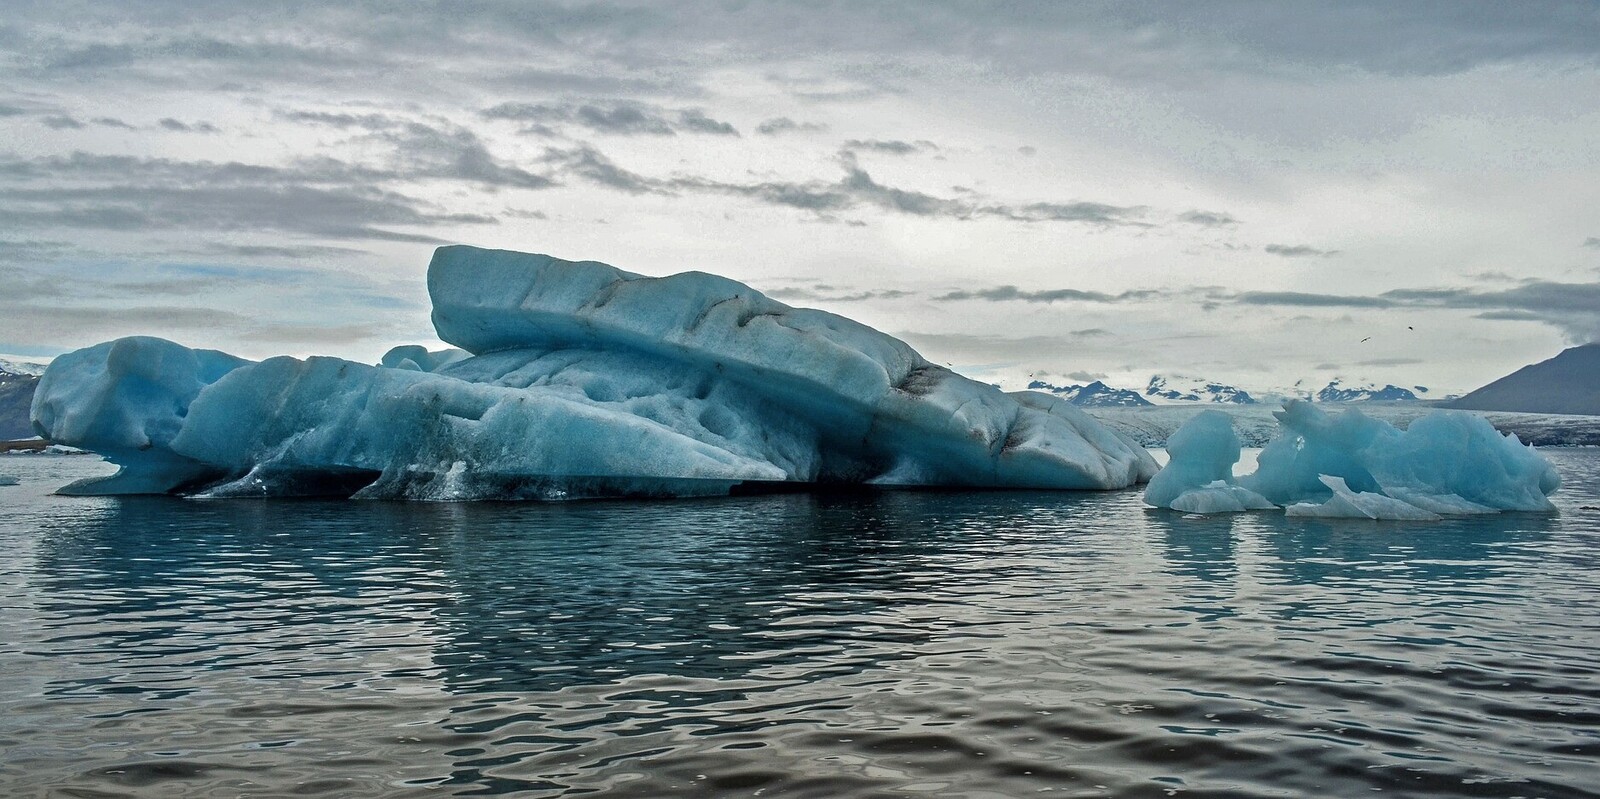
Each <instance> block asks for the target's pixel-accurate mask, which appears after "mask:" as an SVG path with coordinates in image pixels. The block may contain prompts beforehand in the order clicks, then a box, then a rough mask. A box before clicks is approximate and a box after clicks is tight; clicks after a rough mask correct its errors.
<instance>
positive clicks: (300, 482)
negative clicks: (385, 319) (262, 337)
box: [32, 246, 1157, 500]
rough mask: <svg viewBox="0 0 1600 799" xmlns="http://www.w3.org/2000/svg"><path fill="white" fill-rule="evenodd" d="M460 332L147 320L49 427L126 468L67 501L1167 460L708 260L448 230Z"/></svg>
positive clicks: (63, 403)
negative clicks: (378, 341)
mask: <svg viewBox="0 0 1600 799" xmlns="http://www.w3.org/2000/svg"><path fill="white" fill-rule="evenodd" d="M428 293H429V297H430V299H431V300H432V303H433V322H434V327H435V329H436V330H437V332H438V335H439V338H440V339H441V340H443V341H445V342H448V343H450V344H451V345H453V346H454V347H455V349H450V350H443V351H434V352H430V351H428V350H427V349H425V348H423V347H420V346H405V347H398V348H396V349H394V350H391V351H390V352H389V354H388V355H386V356H384V358H383V359H382V362H381V364H379V365H369V364H361V363H354V362H351V361H346V360H342V359H338V358H323V357H313V358H308V359H306V360H300V359H296V358H291V357H278V358H269V359H267V360H265V361H261V362H259V363H257V362H252V361H248V360H245V359H242V358H237V357H235V356H232V355H229V354H227V353H223V352H217V351H215V350H202V349H190V348H187V347H183V346H180V345H178V344H175V343H173V342H170V341H165V340H162V339H156V338H146V337H132V338H124V339H118V340H116V341H110V342H105V343H103V344H98V345H95V346H92V347H89V348H86V349H82V350H78V351H76V352H72V353H69V354H67V355H63V356H61V357H59V358H57V359H56V360H55V362H54V363H52V364H51V365H50V367H49V368H48V369H47V370H46V371H45V374H44V376H43V377H42V378H41V379H40V382H39V386H38V389H37V392H36V394H35V397H34V403H33V408H32V416H33V422H34V426H35V428H36V429H37V430H38V431H39V432H40V433H41V434H42V435H45V436H46V437H48V438H49V439H50V440H52V441H56V442H61V443H64V444H69V445H71V446H75V447H82V448H84V449H89V450H93V451H94V452H97V453H100V454H101V455H103V456H105V458H106V459H107V460H109V461H111V462H113V463H116V464H118V465H119V466H121V469H120V470H119V471H118V472H117V473H116V474H115V475H112V476H110V477H105V478H96V479H92V480H86V481H80V482H78V483H74V484H72V485H70V486H67V487H65V488H63V489H62V490H61V491H62V493H68V494H151V493H153V494H165V493H173V494H185V495H203V496H213V497H233V496H293V495H313V494H316V495H346V496H356V497H371V498H388V499H416V500H479V499H563V498H577V497H593V496H686V495H716V494H728V493H730V492H735V491H739V490H761V488H762V487H763V486H768V487H770V486H773V485H775V484H785V483H811V484H869V485H878V486H970V487H1008V488H1044V489H1113V488H1124V487H1127V486H1130V485H1134V484H1136V483H1141V482H1144V481H1146V480H1148V479H1150V477H1151V476H1153V475H1154V474H1155V473H1156V471H1157V465H1156V462H1155V460H1154V459H1153V458H1152V457H1151V456H1150V454H1149V453H1148V452H1147V451H1145V450H1144V449H1143V448H1142V447H1139V446H1138V445H1137V444H1136V443H1134V442H1133V441H1132V440H1131V439H1129V438H1127V437H1126V436H1123V435H1121V434H1119V433H1116V432H1113V431H1112V430H1111V429H1109V428H1107V427H1105V426H1103V425H1101V424H1100V423H1099V422H1097V421H1095V420H1094V419H1092V418H1091V417H1089V416H1088V415H1087V414H1085V413H1084V412H1083V411H1082V410H1080V409H1078V408H1076V407H1074V406H1072V405H1070V404H1068V403H1066V402H1064V401H1062V400H1059V399H1057V398H1055V397H1051V396H1049V395H1045V394H1039V393H1035V392H1027V391H1023V392H1015V393H1010V394H1007V393H1004V392H1002V391H1000V390H999V389H997V388H995V387H993V386H990V385H987V384H984V383H979V382H976V381H973V380H970V379H967V378H965V377H962V376H961V375H958V374H956V373H954V372H952V371H950V370H949V369H946V368H944V367H942V366H938V365H935V364H933V363H930V362H928V361H927V360H926V359H924V358H923V357H922V356H921V355H919V354H918V353H917V352H916V351H915V350H913V349H912V348H911V347H910V346H908V345H907V344H905V343H904V342H902V341H899V340H898V339H895V338H893V337H891V336H888V335H885V334H884V333H881V332H879V331H877V330H874V329H872V328H870V327H867V326H866V325H862V324H860V323H858V322H854V321H852V320H850V319H846V318H844V317H841V316H837V315H834V314H830V313H826V312H823V311H817V310H810V309H804V308H793V307H790V306H788V305H785V304H783V303H781V302H778V301H776V300H773V299H770V298H768V297H766V296H765V295H763V294H762V293H761V292H759V291H756V290H754V289H752V288H750V287H749V286H745V285H743V284H741V283H737V282H735V281H732V280H728V279H726V278H721V277H717V276H715V275H709V274H704V273H700V272H686V273H682V274H677V275H672V276H669V277H663V278H650V277H645V276H642V275H637V274H632V273H629V272H625V271H623V270H620V269H617V268H615V267H612V266H608V265H606V264H602V263H596V262H593V261H581V262H574V261H564V260H561V259H559V258H553V257H551V256H548V255H531V254H526V253H518V252H508V251H500V250H483V249H478V248H475V247H463V246H451V247H441V248H440V249H439V250H438V251H437V252H436V253H435V254H434V257H433V261H432V263H431V264H430V265H429V267H428Z"/></svg>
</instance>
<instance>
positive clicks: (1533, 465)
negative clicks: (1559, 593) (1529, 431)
mask: <svg viewBox="0 0 1600 799" xmlns="http://www.w3.org/2000/svg"><path fill="white" fill-rule="evenodd" d="M1273 415H1274V416H1275V417H1277V419H1278V423H1279V432H1278V435H1277V436H1276V437H1275V438H1274V439H1273V440H1272V441H1271V442H1269V443H1268V444H1267V446H1266V448H1265V449H1263V450H1262V451H1261V457H1260V460H1259V465H1258V467H1257V469H1256V471H1255V473H1254V474H1250V475H1247V476H1244V477H1241V478H1237V479H1235V478H1234V476H1233V466H1234V464H1236V463H1237V462H1238V460H1239V440H1238V437H1237V435H1235V434H1234V431H1233V425H1232V421H1231V419H1230V418H1229V417H1228V416H1227V415H1226V414H1223V413H1221V412H1220V411H1206V412H1205V413H1202V414H1199V415H1198V416H1196V417H1194V418H1193V419H1190V420H1189V421H1188V422H1186V423H1185V424H1184V425H1183V427H1181V428H1179V430H1178V431H1177V432H1176V433H1174V434H1173V436H1172V439H1171V442H1170V444H1169V451H1170V454H1171V456H1172V457H1171V461H1170V462H1169V463H1168V464H1167V467H1166V468H1165V469H1163V470H1162V471H1161V473H1159V474H1157V475H1156V476H1155V478H1153V479H1152V480H1151V481H1150V484H1149V486H1148V487H1147V488H1146V490H1145V496H1144V499H1145V502H1146V503H1147V504H1149V505H1153V506H1155V507H1158V508H1171V509H1173V510H1179V511H1184V512H1186V513H1227V512H1238V511H1243V510H1257V509H1268V508H1273V507H1278V506H1283V507H1284V508H1285V513H1286V514H1287V515H1289V516H1301V517H1318V518H1352V519H1384V520H1390V519H1392V520H1414V521H1433V520H1438V519H1439V518H1441V517H1443V516H1452V515H1470V514H1480V513H1498V512H1501V511H1536V512H1550V511H1554V510H1555V506H1554V505H1552V504H1551V502H1550V500H1549V495H1550V494H1552V493H1555V491H1556V490H1557V489H1558V488H1560V487H1561V478H1560V476H1559V475H1558V474H1557V473H1556V470H1555V467H1554V466H1553V465H1551V463H1550V462H1549V461H1548V460H1546V459H1545V458H1544V456H1543V455H1540V454H1539V453H1538V451H1536V450H1535V449H1534V448H1533V447H1531V446H1525V445H1523V444H1522V442H1521V441H1519V440H1517V437H1516V436H1514V435H1502V434H1501V433H1500V432H1499V431H1497V430H1495V429H1494V427H1493V426H1492V425H1490V424H1489V422H1488V421H1487V420H1485V419H1483V418H1481V417H1478V416H1474V415H1472V414H1469V413H1465V412H1462V411H1444V410H1440V411H1434V412H1432V413H1430V414H1428V415H1426V416H1423V417H1421V418H1419V419H1417V420H1416V421H1414V422H1412V423H1411V425H1410V427H1408V428H1407V429H1406V430H1404V431H1401V430H1399V429H1396V428H1395V427H1394V426H1393V425H1390V424H1389V423H1387V422H1384V421H1381V420H1378V419H1372V418H1370V417H1368V416H1366V415H1365V414H1363V413H1361V411H1359V410H1356V409H1354V408H1352V409H1349V410H1346V411H1345V412H1344V413H1343V414H1341V415H1339V416H1332V415H1329V414H1327V413H1324V412H1323V411H1322V410H1321V409H1319V408H1316V407H1315V406H1313V405H1312V404H1311V403H1309V402H1305V401H1303V400H1292V401H1290V402H1289V403H1287V404H1285V405H1284V407H1283V410H1281V411H1277V412H1275V413H1274V414H1273Z"/></svg>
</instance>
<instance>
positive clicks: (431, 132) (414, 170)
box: [371, 122, 555, 189]
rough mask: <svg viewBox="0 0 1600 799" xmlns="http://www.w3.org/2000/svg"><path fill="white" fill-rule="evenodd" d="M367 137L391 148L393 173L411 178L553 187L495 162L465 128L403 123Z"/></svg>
mask: <svg viewBox="0 0 1600 799" xmlns="http://www.w3.org/2000/svg"><path fill="white" fill-rule="evenodd" d="M371 136H372V137H373V138H375V139H378V140H382V141H386V142H388V143H389V144H391V145H392V146H393V147H394V150H395V152H394V156H393V158H394V161H393V169H394V170H395V171H396V172H398V173H402V174H406V175H407V176H408V177H411V178H418V177H426V178H435V179H444V180H461V181H469V182H473V183H479V184H483V185H487V186H498V187H506V188H520V189H543V188H548V187H550V186H553V185H555V181H553V180H552V179H551V178H550V177H549V176H547V175H540V174H536V173H533V172H529V171H528V170H526V169H523V168H521V167H518V166H516V165H514V164H511V163H509V162H507V161H504V160H501V159H499V158H496V157H495V156H494V155H492V154H491V153H490V152H489V148H488V146H487V145H486V144H484V142H483V140H482V139H480V138H479V137H478V135H477V134H476V133H473V132H472V131H471V130H468V129H467V128H463V127H457V126H443V125H441V126H433V125H427V124H424V123H421V122H407V123H405V124H403V125H400V126H399V127H398V128H397V129H396V130H393V131H381V132H374V133H372V134H371Z"/></svg>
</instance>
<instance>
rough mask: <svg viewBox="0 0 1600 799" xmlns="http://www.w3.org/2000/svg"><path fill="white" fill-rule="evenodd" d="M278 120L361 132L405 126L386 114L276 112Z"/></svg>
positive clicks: (400, 121)
mask: <svg viewBox="0 0 1600 799" xmlns="http://www.w3.org/2000/svg"><path fill="white" fill-rule="evenodd" d="M277 115H278V117H279V118H280V119H286V120H289V121H291V122H305V123H308V124H313V125H326V126H328V127H333V128H339V129H341V130H345V129H350V128H359V129H362V130H391V129H393V128H397V127H400V126H401V125H403V124H405V120H403V119H400V118H399V117H394V116H390V115H388V114H377V113H365V114H351V113H346V112H343V111H310V110H300V111H282V110H280V111H278V112H277Z"/></svg>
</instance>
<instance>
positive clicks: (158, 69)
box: [0, 0, 1600, 395]
mask: <svg viewBox="0 0 1600 799" xmlns="http://www.w3.org/2000/svg"><path fill="white" fill-rule="evenodd" d="M395 5H396V4H390V3H377V2H373V3H359V2H344V3H334V4H326V3H321V2H306V3H299V2H294V0H287V1H285V2H272V3H261V2H248V3H246V2H236V3H229V2H215V3H205V4H195V3H190V2H166V1H164V0H141V2H137V3H131V2H114V3H79V2H70V0H69V1H63V0H50V1H49V2H37V3H35V2H26V0H0V352H4V353H15V354H21V355H29V356H49V355H53V354H56V353H59V352H62V351H65V350H69V349H73V348H76V347H81V346H85V345H88V344H91V343H94V342H97V341H101V340H105V339H108V338H112V337H116V336H121V335H128V334H135V333H142V334H152V335H159V336H165V337H168V338H172V339H174V340H177V341H180V342H182V343H185V344H189V345H192V346H209V347H217V348H220V349H225V350H229V351H232V352H235V353H238V354H241V355H245V356H249V357H264V356H268V355H273V354H278V353H290V354H297V355H304V354H313V353H322V354H333V355H341V356H346V357H352V358H358V359H362V360H369V361H370V360H375V359H376V358H377V356H378V355H379V354H381V353H382V352H383V351H384V350H386V349H388V348H389V347H390V346H392V345H395V344H400V343H408V342H420V343H431V342H433V341H434V340H433V338H432V328H431V326H430V324H429V322H428V307H427V298H426V292H425V287H424V285H423V275H424V273H425V269H426V265H427V261H428V258H429V256H430V254H431V252H432V249H433V248H434V247H435V246H437V245H439V244H441V243H454V242H461V243H469V244H476V245H481V246H488V247H504V248H509V249H517V250H526V251H533V252H546V253H550V254H552V255H556V256H560V257H564V258H570V259H594V260H601V261H606V262H608V263H612V264H615V265H617V266H619V267H622V268H624V269H629V270H632V271H636V272H642V273H645V274H650V275H664V274H669V273H672V272H678V271H683V270H688V269H698V270H703V271H708V272H715V273H718V274H722V275H726V276H729V277H732V278H735V279H737V280H741V281H744V282H747V283H749V284H751V285H753V286H755V287H757V288H759V289H762V290H763V291H766V292H767V293H768V294H770V295H772V296H773V297H776V298H778V299H781V300H784V301H786V302H789V303H790V304H794V305H804V306H813V307H819V308H825V309H828V310H831V311H836V312H838V313H842V314H845V315H847V316H851V317H854V318H856V319H859V320H861V321H863V322H866V323H868V324H871V325H873V326H875V327H877V328H879V329H882V330H885V331H888V332H890V333H893V334H895V335H898V336H900V337H902V338H905V339H906V340H908V341H910V342H911V343H912V344H913V345H915V346H916V347H917V348H918V349H919V350H920V351H922V353H923V354H924V355H926V356H927V357H928V358H930V359H931V360H934V361H938V362H941V363H945V362H948V363H951V364H953V365H954V366H955V367H956V368H957V369H958V370H961V371H964V372H966V373H968V374H971V375H973V376H975V377H980V378H984V379H989V380H995V381H999V382H1002V383H1004V384H1006V385H1007V387H1010V388H1016V387H1020V386H1021V384H1022V383H1023V382H1025V381H1026V380H1027V377H1028V375H1029V374H1035V375H1039V376H1042V377H1046V379H1050V380H1052V382H1081V381H1083V380H1086V379H1090V378H1092V377H1104V378H1105V379H1106V380H1107V382H1110V383H1112V384H1113V385H1123V386H1129V387H1137V386H1142V385H1143V384H1144V382H1145V381H1146V380H1148V378H1149V376H1150V375H1151V374H1153V373H1156V372H1162V373H1168V374H1171V373H1178V374H1186V375H1193V376H1200V377H1207V378H1212V379H1216V380H1221V381H1223V382H1231V383H1234V384H1237V385H1242V386H1245V387H1247V388H1249V387H1272V386H1286V385H1289V384H1292V383H1294V382H1295V381H1296V380H1306V381H1308V382H1310V383H1314V384H1316V385H1321V384H1324V383H1326V382H1327V381H1328V380H1330V379H1332V378H1334V377H1342V378H1344V379H1345V380H1346V381H1364V380H1371V381H1377V382H1379V383H1380V384H1381V383H1385V382H1393V383H1398V384H1403V385H1413V384H1422V385H1427V386H1430V387H1433V388H1434V389H1435V391H1434V392H1433V393H1434V394H1435V395H1437V394H1439V393H1443V392H1453V391H1461V390H1466V389H1471V388H1475V387H1477V386H1479V385H1481V384H1483V383H1485V382H1487V381H1489V380H1491V379H1493V378H1496V377H1499V376H1501V375H1503V374H1505V373H1507V372H1509V371H1511V370H1513V369H1515V368H1517V367H1519V366H1522V365H1524V364H1526V363H1529V362H1532V361H1536V360H1542V359H1544V358H1547V357H1550V356H1551V355H1554V354H1555V353H1556V352H1557V351H1559V350H1560V349H1561V348H1562V347H1563V346H1567V345H1569V344H1572V343H1580V342H1587V341H1593V340H1596V339H1600V4H1596V3H1593V2H1576V3H1535V2H1518V3H1499V2H1496V3H1476V4H1475V3H1456V2H1448V3H1444V2H1442V3H1421V2H1415V3H1395V2H1388V1H1387V0H1386V1H1385V2H1373V3H1360V2H1344V3H1339V4H1336V5H1335V4H1322V5H1318V6H1312V5H1310V4H1301V3H1278V2H1261V3H1252V2H1232V3H1219V4H1211V3H1197V2H1181V3H1171V4H1164V3H1162V4H1142V3H1121V2H1119V3H1104V4H1100V3H1044V2H1041V3H1037V4H1031V3H1004V4H995V5H984V4H979V3H939V2H928V1H927V0H915V1H914V2H911V1H908V2H903V3H891V2H877V3H864V2H839V3H834V4H829V3H825V2H817V0H808V1H807V2H793V3H783V2H680V3H672V4H668V3H651V4H585V3H559V4H540V3H532V2H520V1H518V2H510V1H507V2H494V1H493V0H477V1H474V0H451V1H450V2H436V3H427V4H415V5H413V6H412V7H411V9H410V10H407V11H397V10H395V7H394V6H395Z"/></svg>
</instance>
